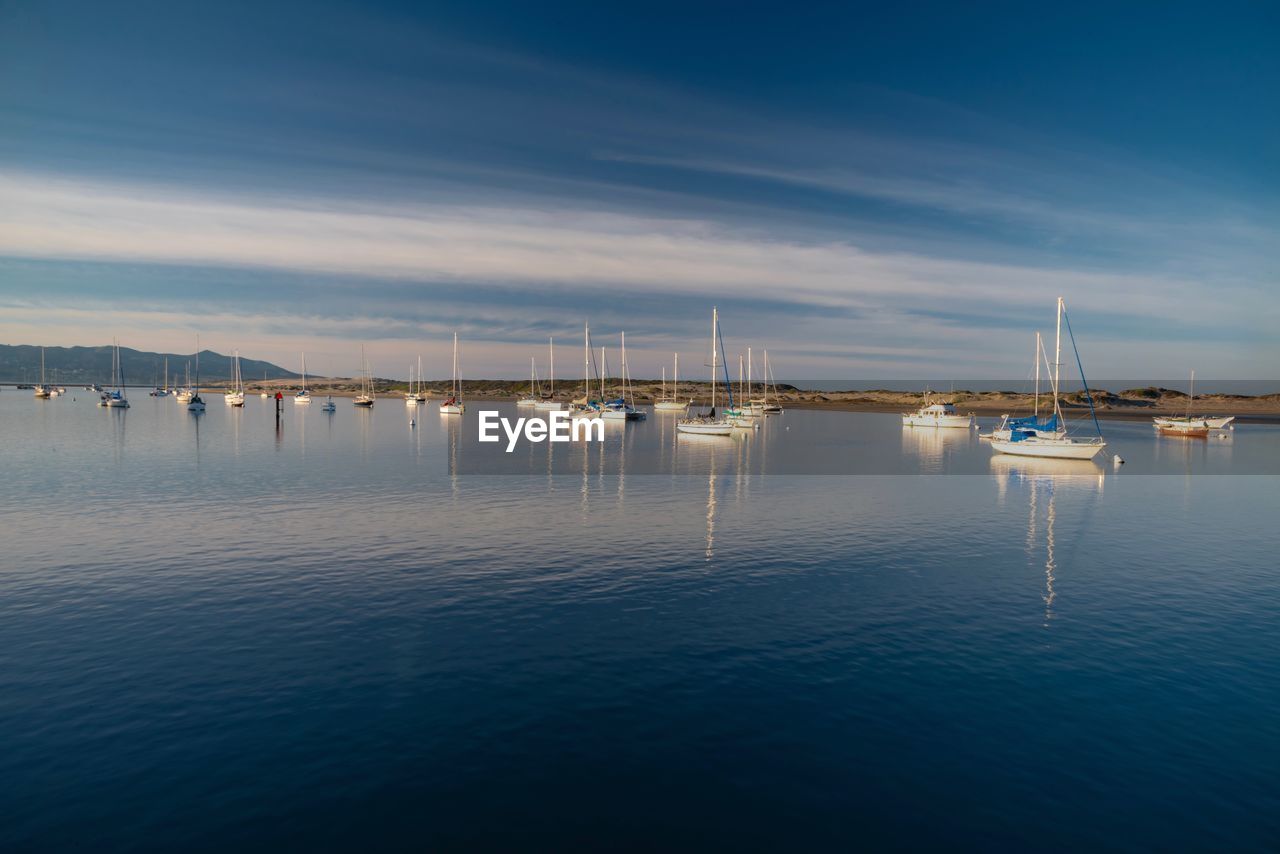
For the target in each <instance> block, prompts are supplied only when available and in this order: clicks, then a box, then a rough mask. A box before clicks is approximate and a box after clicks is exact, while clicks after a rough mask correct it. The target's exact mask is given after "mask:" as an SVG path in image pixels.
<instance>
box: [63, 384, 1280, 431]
mask: <svg viewBox="0 0 1280 854" xmlns="http://www.w3.org/2000/svg"><path fill="white" fill-rule="evenodd" d="M309 385H310V386H311V396H312V400H313V401H315V402H323V399H324V398H325V397H328V396H332V397H334V398H348V399H349V398H351V397H354V396H355V395H356V394H358V393H359V388H358V387H357V386H356V385H355V384H354V383H351V382H350V381H348V380H321V381H317V382H312V383H310V384H309ZM680 386H681V388H680V391H681V394H680V395H679V397H680V398H681V399H685V398H690V397H691V398H692V399H693V400H694V402H695V404H697V403H699V402H700V401H703V400H705V396H706V394H707V392H708V389H707V384H706V383H685V382H682V383H681V384H680ZM129 388H130V390H131V391H133V392H134V394H136V395H143V394H145V393H146V392H147V391H149V390H150V389H151V386H149V385H148V386H130V387H129ZM263 388H264V387H263V385H262V384H261V383H252V384H249V385H248V386H247V387H246V389H245V394H246V396H248V397H259V396H260V394H261V391H262V389H263ZM266 388H267V389H268V391H269V393H270V394H271V395H274V394H275V392H277V391H279V392H282V393H283V394H284V396H285V397H286V398H288V397H291V396H292V394H293V392H294V391H295V390H296V389H297V384H296V382H291V381H289V380H280V381H272V382H270V383H268V384H267V386H266ZM660 388H661V386H660V384H658V383H650V382H648V381H646V382H641V383H633V384H632V390H633V397H634V400H635V402H636V403H637V404H640V405H651V404H652V402H653V400H654V399H655V398H656V397H657V396H658V394H659V393H660ZM68 390H69V391H70V388H69V389H68ZM76 390H77V391H78V390H79V389H76ZM201 390H202V392H204V393H205V394H211V395H218V394H222V393H223V392H224V391H225V390H226V385H225V384H221V383H209V384H202V385H201ZM406 390H407V384H405V383H377V388H376V390H375V395H376V396H377V397H380V398H383V399H387V400H402V399H403V394H404V392H405V391H406ZM581 391H582V390H581V387H579V388H576V389H573V390H572V391H569V392H566V393H562V394H557V395H555V399H556V400H559V401H562V402H565V403H567V402H569V401H570V400H572V399H573V398H575V397H579V396H581ZM423 392H424V393H425V394H426V395H427V396H428V398H429V403H428V404H427V405H430V403H436V404H438V403H439V402H440V401H441V400H443V399H444V398H445V397H447V396H448V395H449V389H448V386H447V384H444V383H442V384H440V386H438V387H437V386H435V385H434V384H432V385H428V386H427V387H425V388H424V389H423ZM462 393H463V397H464V398H465V399H468V400H471V401H474V402H477V403H479V402H483V401H491V402H494V403H512V402H515V401H516V400H517V399H518V398H519V397H522V396H524V395H525V393H526V391H525V390H524V389H521V388H519V385H518V384H516V383H513V382H511V381H509V380H466V381H464V382H463V388H462ZM613 393H614V392H613V390H612V389H610V394H613ZM769 397H770V399H772V400H776V401H777V402H778V403H779V404H780V405H781V406H783V407H784V408H786V409H804V410H811V411H824V410H826V411H833V412H876V413H886V414H900V413H905V412H911V411H913V410H915V409H918V408H919V407H920V406H921V404H922V403H924V402H925V400H926V397H925V395H924V394H923V393H921V392H907V391H888V390H880V391H870V392H851V391H850V392H810V391H802V390H800V389H796V388H783V387H780V388H779V389H778V393H777V394H771V395H770V396H769ZM928 400H929V401H930V402H946V401H949V402H952V403H953V404H954V406H955V408H956V410H957V411H958V412H960V413H962V414H966V415H967V414H973V415H976V416H979V417H983V418H998V417H1000V416H1001V415H1005V414H1008V415H1011V416H1015V417H1021V416H1025V415H1029V414H1031V412H1032V409H1033V407H1034V398H1033V396H1032V395H1029V394H1020V393H1009V392H979V393H972V392H963V391H961V392H956V393H954V394H951V395H946V396H942V395H933V396H930V397H929V398H928ZM1045 403H1046V399H1045V395H1041V396H1040V410H1041V411H1042V412H1043V411H1044V410H1045ZM1094 403H1095V409H1096V412H1097V416H1098V418H1099V420H1102V419H1105V420H1109V421H1149V420H1150V419H1151V418H1152V417H1153V416H1161V415H1165V416H1169V415H1185V414H1186V413H1187V403H1188V400H1187V396H1186V395H1185V394H1183V393H1181V392H1178V391H1173V390H1170V389H1160V388H1144V389H1129V390H1126V391H1122V392H1120V393H1119V394H1113V393H1111V392H1108V391H1098V392H1096V393H1095V394H1094ZM1061 406H1062V411H1063V415H1064V417H1066V418H1067V419H1068V420H1073V421H1074V420H1079V419H1088V418H1089V407H1088V405H1087V403H1086V402H1085V401H1084V399H1083V395H1081V394H1080V393H1078V392H1075V393H1071V394H1068V395H1065V396H1064V397H1063V400H1062V404H1061ZM1191 410H1192V413H1193V414H1195V415H1205V414H1208V415H1217V416H1228V415H1230V416H1234V417H1235V418H1236V420H1237V422H1239V423H1250V424H1280V394H1267V395H1260V396H1257V397H1251V396H1246V395H1213V394H1211V395H1204V396H1203V397H1199V396H1197V397H1196V398H1195V401H1194V403H1192V406H1191Z"/></svg>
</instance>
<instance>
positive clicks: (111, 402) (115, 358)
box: [98, 340, 129, 409]
mask: <svg viewBox="0 0 1280 854" xmlns="http://www.w3.org/2000/svg"><path fill="white" fill-rule="evenodd" d="M111 346H112V354H111V385H112V386H113V387H112V389H111V391H108V392H104V393H103V395H102V399H101V400H100V401H99V402H98V405H99V406H106V407H109V408H111V409H128V408H129V398H127V397H125V393H124V366H123V365H121V364H120V341H119V340H112V342H111Z"/></svg>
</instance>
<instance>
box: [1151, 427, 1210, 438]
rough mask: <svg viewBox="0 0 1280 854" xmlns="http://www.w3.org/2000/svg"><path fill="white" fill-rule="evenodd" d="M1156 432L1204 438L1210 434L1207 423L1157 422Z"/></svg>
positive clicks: (1163, 434) (1165, 434)
mask: <svg viewBox="0 0 1280 854" xmlns="http://www.w3.org/2000/svg"><path fill="white" fill-rule="evenodd" d="M1156 432H1157V433H1159V434H1160V435H1161V436H1175V437H1180V438H1183V439H1204V438H1207V437H1208V435H1209V425H1207V424H1157V425H1156Z"/></svg>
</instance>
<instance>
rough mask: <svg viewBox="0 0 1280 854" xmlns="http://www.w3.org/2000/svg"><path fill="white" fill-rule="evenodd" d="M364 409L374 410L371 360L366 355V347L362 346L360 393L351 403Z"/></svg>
mask: <svg viewBox="0 0 1280 854" xmlns="http://www.w3.org/2000/svg"><path fill="white" fill-rule="evenodd" d="M351 403H352V404H353V405H355V406H359V407H361V408H362V409H372V408H373V380H372V379H371V378H370V376H369V360H368V359H366V358H365V355H364V345H363V344H361V345H360V393H359V394H357V395H356V396H355V399H354V400H352V401H351Z"/></svg>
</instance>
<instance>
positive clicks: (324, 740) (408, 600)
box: [0, 389, 1280, 850]
mask: <svg viewBox="0 0 1280 854" xmlns="http://www.w3.org/2000/svg"><path fill="white" fill-rule="evenodd" d="M76 397H77V398H78V399H77V400H71V399H69V398H67V399H61V400H55V401H49V402H44V403H41V402H37V401H34V400H32V399H31V397H30V395H29V393H23V392H15V391H13V390H9V389H6V390H5V391H4V392H3V393H0V430H2V433H0V435H2V436H3V445H0V472H3V475H4V477H3V481H2V482H3V487H0V521H2V522H3V527H2V528H0V530H3V532H4V544H3V547H4V563H3V572H0V845H3V847H5V848H9V849H14V848H37V847H39V848H63V849H70V848H78V849H84V848H87V847H89V848H93V849H95V850H101V849H115V848H125V847H139V848H148V849H173V848H176V847H179V846H181V847H183V848H206V849H225V848H227V847H230V846H239V847H249V848H268V847H270V848H279V847H282V846H288V847H289V848H292V849H298V848H303V847H339V846H340V847H357V846H358V847H360V848H387V847H409V846H413V847H428V848H474V847H479V846H487V847H496V846H500V845H503V846H505V845H510V846H516V845H519V846H521V847H533V848H553V847H557V848H558V847H563V846H567V845H577V846H582V847H586V846H590V847H592V848H599V847H604V846H605V845H608V846H610V847H619V848H644V847H647V848H659V847H661V848H692V847H707V846H716V847H720V848H741V849H760V848H774V849H776V848H781V847H784V846H786V847H789V848H795V847H799V846H807V847H814V846H825V847H837V846H838V847H841V848H849V847H852V846H855V845H862V846H873V845H874V846H889V845H893V846H898V847H901V846H903V845H908V844H911V845H924V844H930V845H936V846H947V847H955V848H987V849H989V848H992V847H1013V846H1018V847H1020V848H1034V849H1037V850H1040V849H1055V850H1080V849H1082V848H1086V847H1088V848H1111V849H1117V848H1118V849H1126V848H1139V847H1141V848H1165V849H1194V848H1199V849H1223V848H1231V849H1246V850H1247V849H1253V850H1274V849H1275V847H1276V846H1277V844H1280V782H1278V778H1277V773H1276V769H1277V768H1280V718H1278V717H1277V715H1276V708H1277V705H1278V704H1280V620H1277V614H1278V613H1280V584H1278V583H1277V568H1276V562H1277V561H1276V556H1277V554H1280V531H1278V526H1277V525H1276V524H1275V518H1276V510H1277V506H1278V505H1280V477H1277V476H1274V475H1264V476H1230V474H1229V473H1232V472H1240V471H1250V470H1262V471H1270V472H1275V471H1277V470H1278V469H1280V430H1277V429H1276V428H1272V427H1248V426H1245V427H1241V428H1240V429H1238V430H1237V431H1235V432H1234V434H1232V435H1231V436H1230V437H1229V438H1227V439H1222V440H1216V443H1214V442H1202V443H1186V442H1183V443H1180V444H1178V443H1171V442H1169V441H1168V440H1163V441H1162V440H1158V439H1156V438H1155V437H1153V436H1152V435H1151V432H1150V428H1149V427H1148V426H1146V425H1141V424H1130V425H1114V424H1104V429H1105V430H1106V431H1107V433H1108V438H1109V439H1110V440H1111V441H1112V442H1113V445H1114V446H1115V447H1116V448H1117V449H1118V450H1119V452H1120V453H1121V454H1122V455H1124V457H1125V458H1126V459H1127V460H1129V464H1128V465H1126V466H1124V467H1123V468H1121V469H1120V470H1119V471H1118V472H1117V471H1116V470H1114V469H1113V468H1112V467H1111V466H1110V465H1090V466H1088V467H1086V468H1084V469H1080V468H1070V469H1068V470H1064V469H1062V468H1061V467H1053V466H1048V467H1046V466H1044V465H1037V464H1036V463H1034V461H1033V462H1031V463H1022V464H1018V463H1015V462H1010V461H1007V460H1006V461H998V462H995V463H993V462H992V457H991V452H990V450H989V449H988V448H987V447H986V446H985V445H983V444H982V443H980V442H979V441H978V440H977V439H976V438H974V437H973V436H971V435H965V434H963V432H962V431H961V434H960V435H958V436H953V435H947V436H939V435H937V433H936V431H935V432H934V433H931V434H924V433H912V432H911V431H903V429H902V428H901V427H900V426H899V425H898V424H897V423H896V421H895V418H894V416H881V415H863V414H845V413H804V412H789V413H787V414H786V415H784V416H782V417H781V418H779V419H774V420H772V421H771V422H770V423H769V424H768V425H767V426H766V428H765V429H764V430H762V431H760V432H759V433H756V434H753V435H751V436H743V437H738V438H735V439H732V440H724V441H723V442H720V443H712V444H710V445H707V444H703V443H692V444H690V445H688V446H684V445H682V444H680V442H678V441H675V440H674V439H673V436H672V434H671V432H670V424H669V422H664V421H663V420H662V419H660V418H652V417H651V419H650V420H649V421H648V422H645V423H644V424H640V425H630V426H626V427H622V426H620V425H614V426H615V429H612V430H611V431H610V433H609V435H608V437H607V440H606V442H605V444H604V446H602V447H601V446H593V447H591V448H590V449H588V452H587V453H588V454H589V455H594V456H591V457H590V458H589V459H588V460H587V461H586V462H583V459H582V458H583V456H584V455H583V452H582V449H569V450H568V451H566V453H564V454H561V450H563V448H557V449H555V450H554V451H551V450H549V448H550V446H542V447H540V448H538V449H536V450H533V449H528V448H526V449H523V451H522V452H521V454H520V455H517V456H519V461H520V462H519V465H520V466H521V470H522V471H526V472H528V473H527V474H524V475H520V476H483V475H474V474H459V472H463V471H466V470H467V468H468V464H470V463H475V466H474V469H475V470H485V469H486V467H487V465H488V464H487V463H485V462H484V460H483V459H482V458H480V457H478V456H477V455H478V454H479V453H480V451H479V449H478V447H477V446H476V445H475V444H474V442H473V441H471V439H472V433H473V431H472V428H470V427H469V426H468V425H467V424H463V425H461V426H459V425H457V424H452V425H451V424H449V423H448V422H446V421H443V420H442V419H441V418H440V416H438V415H437V413H436V412H435V409H434V407H428V408H427V409H426V410H425V411H423V412H421V413H417V417H418V421H419V423H418V425H417V426H416V427H414V428H410V427H409V426H408V420H409V417H410V416H409V414H408V413H406V412H405V408H404V407H403V405H402V404H401V403H399V402H394V401H383V402H381V403H380V404H379V406H378V408H377V409H376V410H375V411H373V412H359V411H356V410H354V409H353V408H352V407H351V406H350V404H349V402H347V401H340V402H339V408H338V411H337V412H336V413H335V414H334V415H333V416H328V415H325V414H324V413H322V412H320V410H319V405H318V404H314V405H313V406H312V407H311V408H310V409H309V410H306V411H302V410H298V411H295V410H294V407H292V406H291V405H288V406H287V410H286V412H285V419H284V423H283V425H282V427H281V429H280V430H279V431H278V432H277V430H276V429H275V426H274V422H273V420H272V417H271V415H270V413H269V411H268V410H267V408H266V407H265V406H264V405H263V402H261V401H259V400H258V399H256V398H255V399H251V400H250V401H249V405H248V406H247V407H246V408H245V410H244V411H242V412H237V411H231V410H228V409H227V408H226V407H224V406H223V405H222V404H221V402H219V401H216V400H214V401H212V402H211V404H210V407H209V411H208V413H207V415H205V416H204V417H202V418H198V419H197V418H194V417H192V416H190V415H189V414H188V413H187V412H185V411H184V410H183V409H182V407H180V406H178V405H177V404H176V403H175V402H173V401H172V400H160V401H157V400H151V399H148V398H146V397H135V398H134V408H132V409H131V410H129V411H127V412H118V411H105V410H100V409H97V408H96V407H95V406H94V405H93V402H92V400H91V399H90V398H91V397H92V395H88V394H86V393H84V392H78V393H76ZM507 411H509V412H510V411H512V410H510V409H509V408H508V410H507ZM469 417H474V413H473V414H471V416H469ZM850 458H853V459H856V460H858V461H859V462H858V464H857V466H856V467H855V466H852V465H851V464H849V463H848V462H847V460H848V459H850ZM824 460H825V461H828V462H827V464H826V465H825V468H826V469H828V470H834V471H837V472H839V471H849V470H855V469H856V470H863V471H871V472H875V473H874V474H868V475H865V476H844V477H808V476H802V474H803V473H805V472H810V471H821V470H823V469H824V464H823V461H824ZM593 461H594V462H593ZM657 461H661V463H660V462H657ZM873 463H874V464H873ZM502 465H504V466H505V465H511V463H510V462H508V461H504V462H503V463H502ZM657 471H668V472H670V471H677V472H693V473H689V474H684V473H681V474H675V475H672V474H648V473H647V472H657ZM743 471H745V472H752V473H753V474H751V475H748V476H739V475H738V474H737V473H738V472H743ZM761 471H765V472H781V473H780V474H770V475H767V476H762V475H760V474H758V472H761ZM451 472H452V474H451ZM548 472H550V473H548ZM617 472H622V474H618V473H617ZM946 472H954V473H969V474H975V475H978V476H967V477H949V476H919V475H933V474H941V473H946ZM1151 473H1159V474H1160V475H1163V476H1154V475H1153V474H1151Z"/></svg>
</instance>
